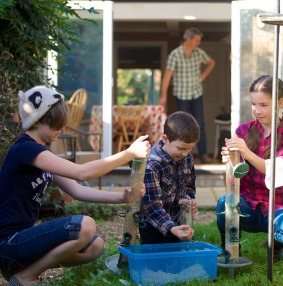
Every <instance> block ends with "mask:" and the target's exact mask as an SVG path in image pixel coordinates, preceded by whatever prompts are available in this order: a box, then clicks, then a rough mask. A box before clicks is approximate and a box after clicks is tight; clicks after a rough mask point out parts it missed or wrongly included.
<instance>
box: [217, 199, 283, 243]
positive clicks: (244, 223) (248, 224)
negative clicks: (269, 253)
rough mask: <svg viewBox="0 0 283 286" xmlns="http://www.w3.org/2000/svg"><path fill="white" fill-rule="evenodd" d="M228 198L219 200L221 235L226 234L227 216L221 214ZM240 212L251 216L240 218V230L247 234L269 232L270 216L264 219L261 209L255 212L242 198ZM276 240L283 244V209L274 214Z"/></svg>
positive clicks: (218, 213)
mask: <svg viewBox="0 0 283 286" xmlns="http://www.w3.org/2000/svg"><path fill="white" fill-rule="evenodd" d="M225 200H226V196H225V195H224V196H222V197H221V198H219V200H218V202H217V206H216V214H217V224H218V228H219V231H220V233H222V234H224V233H225V214H220V213H221V212H224V211H225ZM240 211H241V213H242V214H248V215H250V216H247V217H242V216H241V217H240V230H244V231H247V232H268V216H266V217H264V216H263V215H262V212H261V211H260V209H259V208H256V210H253V209H252V208H251V207H250V204H249V203H248V202H246V200H245V199H244V198H243V197H241V196H240ZM274 239H275V241H277V242H279V243H281V244H283V209H280V210H277V211H275V213H274Z"/></svg>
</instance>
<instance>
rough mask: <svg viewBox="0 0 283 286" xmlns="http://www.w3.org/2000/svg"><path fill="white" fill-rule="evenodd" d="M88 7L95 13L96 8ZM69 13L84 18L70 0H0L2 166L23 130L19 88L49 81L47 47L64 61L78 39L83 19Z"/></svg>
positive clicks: (59, 60)
mask: <svg viewBox="0 0 283 286" xmlns="http://www.w3.org/2000/svg"><path fill="white" fill-rule="evenodd" d="M88 11H89V12H90V13H95V11H94V10H93V8H91V9H89V10H88ZM70 17H72V18H73V19H75V20H76V19H82V18H81V17H80V16H79V15H78V14H77V13H76V11H75V10H73V9H72V8H71V7H70V6H69V5H68V1H67V0H48V1H42V0H32V1H30V0H17V1H16V0H14V1H13V0H9V1H7V0H1V1H0V26H1V29H0V53H1V59H0V112H1V115H2V116H1V119H0V132H1V140H0V166H1V164H2V161H3V158H4V156H5V154H6V151H7V148H8V147H9V146H10V145H11V143H12V142H13V141H14V139H15V138H16V137H18V135H19V133H20V132H21V131H22V130H21V129H20V127H19V124H18V123H17V121H16V120H14V119H15V118H14V115H15V113H16V112H17V102H18V100H17V93H18V91H19V89H23V90H25V89H27V88H30V87H32V86H34V85H39V84H46V83H49V80H50V79H49V78H47V76H46V70H50V71H51V72H54V70H52V68H51V66H49V65H48V63H47V62H46V57H47V53H48V51H53V52H55V57H56V59H57V61H58V62H59V63H60V64H61V65H62V64H63V63H62V61H61V58H62V56H63V54H64V52H65V50H66V49H70V46H71V43H73V42H77V41H78V38H77V33H76V29H78V28H80V27H81V23H79V22H78V21H75V20H74V21H70V20H69V19H70ZM82 20H86V21H90V22H92V23H96V22H95V21H92V20H89V19H82ZM58 72H59V73H60V71H58Z"/></svg>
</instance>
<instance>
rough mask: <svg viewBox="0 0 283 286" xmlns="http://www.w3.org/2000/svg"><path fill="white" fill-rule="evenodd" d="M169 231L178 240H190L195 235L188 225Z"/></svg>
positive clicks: (174, 227) (175, 227)
mask: <svg viewBox="0 0 283 286" xmlns="http://www.w3.org/2000/svg"><path fill="white" fill-rule="evenodd" d="M170 231H171V233H172V234H173V235H175V236H177V237H178V238H179V239H180V240H188V239H191V238H192V237H193V235H194V233H195V231H194V230H193V229H192V228H191V227H190V226H189V225H184V224H183V225H180V226H173V227H172V228H171V230H170Z"/></svg>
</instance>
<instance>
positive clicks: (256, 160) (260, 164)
mask: <svg viewBox="0 0 283 286" xmlns="http://www.w3.org/2000/svg"><path fill="white" fill-rule="evenodd" d="M230 148H237V149H238V150H239V152H240V154H241V157H242V158H243V159H244V160H247V161H249V163H250V164H251V165H253V166H254V167H255V168H256V169H258V170H259V171H260V172H262V173H263V174H265V160H264V159H262V158H260V157H259V156H257V155H256V154H255V153H253V152H252V151H251V150H250V149H249V148H248V146H247V144H246V142H245V140H244V139H242V138H239V137H237V136H236V135H234V136H233V138H231V139H227V138H226V139H225V147H222V152H221V155H222V162H223V163H226V162H228V161H229V149H230Z"/></svg>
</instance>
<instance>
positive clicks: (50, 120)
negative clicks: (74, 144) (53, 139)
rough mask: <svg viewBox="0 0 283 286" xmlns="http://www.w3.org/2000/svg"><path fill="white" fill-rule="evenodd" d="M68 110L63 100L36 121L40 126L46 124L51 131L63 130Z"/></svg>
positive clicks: (66, 121)
mask: <svg viewBox="0 0 283 286" xmlns="http://www.w3.org/2000/svg"><path fill="white" fill-rule="evenodd" d="M68 113H69V109H68V106H67V104H66V103H65V102H64V101H63V100H59V101H58V102H56V103H55V104H54V105H52V107H51V108H50V109H49V110H48V111H47V112H46V113H45V114H44V115H43V116H42V117H41V118H40V119H39V120H38V122H40V123H41V124H47V125H48V126H49V127H50V128H51V129H54V130H60V129H63V128H64V127H65V126H66V125H67V123H68Z"/></svg>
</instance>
